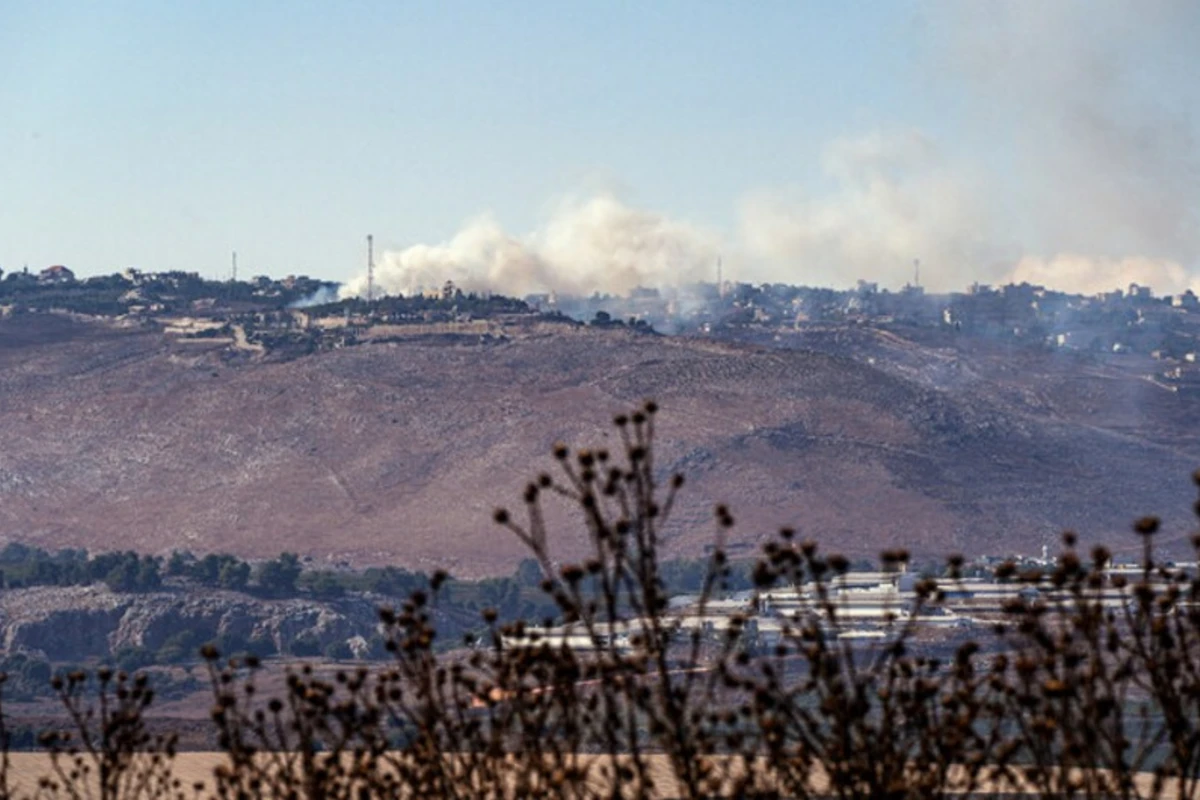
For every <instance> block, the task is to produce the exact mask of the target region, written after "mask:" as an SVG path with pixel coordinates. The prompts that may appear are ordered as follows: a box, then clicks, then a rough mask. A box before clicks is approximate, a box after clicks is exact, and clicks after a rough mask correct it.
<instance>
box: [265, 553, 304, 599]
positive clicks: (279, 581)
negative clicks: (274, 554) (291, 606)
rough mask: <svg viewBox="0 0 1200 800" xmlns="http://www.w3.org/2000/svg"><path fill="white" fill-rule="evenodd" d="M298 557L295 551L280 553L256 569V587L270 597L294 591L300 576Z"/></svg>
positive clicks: (285, 595)
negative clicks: (277, 556)
mask: <svg viewBox="0 0 1200 800" xmlns="http://www.w3.org/2000/svg"><path fill="white" fill-rule="evenodd" d="M301 571H302V570H301V567H300V559H299V557H298V556H297V555H296V554H295V553H281V554H280V555H279V558H276V559H273V560H271V561H267V562H266V563H264V564H263V565H262V566H261V567H259V570H258V588H259V590H260V591H262V592H263V594H267V595H270V596H272V597H287V596H289V595H294V594H295V593H296V581H297V580H298V579H299V578H300V572H301Z"/></svg>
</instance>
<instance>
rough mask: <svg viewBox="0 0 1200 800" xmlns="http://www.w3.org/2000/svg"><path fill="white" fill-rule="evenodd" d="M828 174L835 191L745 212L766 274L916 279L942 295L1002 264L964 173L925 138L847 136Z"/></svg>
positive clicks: (745, 207) (825, 281) (840, 280)
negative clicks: (916, 262) (917, 268)
mask: <svg viewBox="0 0 1200 800" xmlns="http://www.w3.org/2000/svg"><path fill="white" fill-rule="evenodd" d="M822 166H823V168H824V171H825V173H826V175H827V176H829V178H830V179H831V180H832V181H833V182H834V185H835V186H836V187H837V188H836V189H835V190H834V191H833V192H832V193H830V194H827V195H824V196H818V197H806V196H804V195H803V193H802V192H799V191H793V192H790V193H787V192H780V191H772V190H768V191H760V192H756V193H753V194H751V195H750V196H748V197H747V198H746V199H744V200H743V201H742V203H741V208H740V212H741V213H740V218H741V228H740V230H741V237H742V241H743V244H744V247H745V250H746V252H747V253H748V254H749V255H750V256H751V258H752V259H753V260H755V261H757V262H759V263H760V264H762V265H763V266H764V267H765V269H763V270H762V271H764V272H766V273H767V274H769V275H771V276H772V277H774V278H776V279H780V280H786V281H787V282H789V283H804V284H821V285H832V286H844V285H850V284H853V283H854V281H855V280H856V279H858V278H862V277H869V278H872V279H874V280H877V281H881V282H883V283H884V284H887V285H892V286H896V285H899V284H902V283H904V282H906V281H910V280H913V279H914V277H915V276H914V272H915V269H914V264H913V261H914V259H917V258H920V259H921V261H922V264H923V269H922V273H921V282H922V284H923V285H926V286H929V287H930V288H933V289H938V290H951V289H957V288H961V286H962V280H963V276H964V274H965V273H966V271H967V270H965V269H964V267H970V268H971V272H973V273H974V274H975V275H980V274H981V273H984V272H987V271H988V265H989V264H991V263H992V262H994V261H996V260H997V259H998V258H1000V257H1001V250H1000V248H998V247H997V245H996V244H995V242H994V240H992V239H990V238H989V237H987V236H986V234H985V231H986V229H987V226H988V222H989V219H990V217H989V214H988V211H987V209H986V207H985V203H984V202H983V199H984V198H983V197H982V196H981V195H980V194H979V193H977V192H976V191H974V187H973V186H972V185H971V182H970V181H968V180H967V177H966V176H967V172H966V170H964V169H961V168H955V167H953V166H952V165H950V164H949V163H947V161H946V160H945V158H944V157H943V155H942V154H941V153H940V152H939V151H938V149H937V147H936V145H935V144H934V143H933V142H932V141H931V140H930V139H929V138H927V137H925V136H923V135H922V134H921V133H920V132H918V131H900V132H895V133H883V132H877V133H872V134H869V135H865V136H860V137H853V138H850V137H847V138H843V139H839V140H837V141H835V142H833V143H832V144H831V145H830V146H829V147H828V148H827V150H826V153H825V156H824V159H823V162H822Z"/></svg>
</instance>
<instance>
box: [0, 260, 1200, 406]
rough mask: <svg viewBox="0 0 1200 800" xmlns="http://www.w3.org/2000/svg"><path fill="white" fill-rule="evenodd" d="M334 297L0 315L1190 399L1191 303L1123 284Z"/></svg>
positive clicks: (50, 270) (13, 298) (14, 304)
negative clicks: (912, 339) (940, 364)
mask: <svg viewBox="0 0 1200 800" xmlns="http://www.w3.org/2000/svg"><path fill="white" fill-rule="evenodd" d="M338 288H339V286H338V284H336V283H332V282H329V281H321V280H317V279H313V278H309V277H306V276H298V277H297V276H288V277H286V278H283V279H273V278H269V277H266V276H259V277H255V278H252V279H251V280H248V281H238V280H226V281H219V280H209V279H204V278H201V277H200V276H199V275H198V274H196V273H190V272H159V273H152V272H141V271H138V270H133V269H130V270H126V271H124V272H122V273H119V274H113V275H105V276H97V277H91V278H86V279H83V280H80V279H77V278H76V277H75V275H74V273H73V272H72V271H71V270H70V269H69V268H67V267H66V266H62V265H55V266H51V267H47V268H46V269H43V270H41V271H40V272H30V271H29V270H28V269H25V270H22V271H19V272H9V273H3V272H2V271H0V318H3V317H14V316H18V315H21V314H37V313H43V314H45V313H57V314H70V315H76V316H86V317H92V318H99V319H102V320H104V321H107V322H109V323H111V324H116V325H121V326H157V327H159V328H161V330H162V331H163V333H164V334H166V335H169V336H172V337H174V338H175V339H177V340H179V341H182V342H186V341H205V342H208V343H210V344H215V343H223V344H225V345H227V346H228V348H229V350H230V353H231V355H238V354H240V355H243V356H246V357H283V358H287V357H297V356H299V355H304V354H307V353H312V352H317V351H319V350H323V349H331V348H336V347H346V346H352V345H355V344H359V343H362V342H370V341H388V340H396V339H403V338H409V337H414V336H419V337H430V336H435V337H453V338H454V339H456V340H461V339H462V338H463V337H468V338H470V339H474V340H477V341H482V342H489V341H501V340H503V339H504V338H505V337H511V336H515V335H522V334H528V333H531V332H548V331H566V330H569V329H571V328H578V327H580V326H583V325H588V326H592V327H608V328H622V329H627V330H631V331H636V332H642V333H655V332H657V333H668V334H673V335H687V336H711V337H725V338H737V339H743V340H746V339H749V340H751V341H759V342H762V343H764V344H771V343H779V342H783V343H789V344H791V345H793V346H803V342H802V341H797V340H795V339H794V338H793V337H795V336H796V335H797V334H803V333H804V332H805V331H814V330H828V329H829V328H830V327H831V326H835V327H853V326H869V327H872V328H876V329H883V330H887V329H894V330H897V331H903V332H904V333H905V334H906V335H908V336H913V335H922V334H926V335H930V336H939V335H940V336H945V337H953V338H955V339H959V340H963V341H969V340H976V339H977V340H984V341H988V342H1003V343H1007V344H1009V345H1021V346H1027V347H1034V348H1043V349H1057V350H1063V351H1075V352H1079V353H1084V354H1093V355H1096V356H1101V355H1103V356H1106V357H1114V358H1122V357H1127V358H1134V357H1137V356H1141V357H1144V358H1147V359H1152V360H1153V361H1154V362H1157V364H1156V366H1154V367H1153V368H1152V370H1151V373H1150V374H1149V375H1147V378H1149V379H1150V380H1152V381H1154V382H1155V383H1157V384H1158V385H1159V386H1161V387H1162V388H1164V389H1168V390H1172V391H1181V390H1188V391H1193V390H1200V298H1197V296H1196V295H1195V294H1194V293H1193V292H1192V291H1190V290H1188V291H1185V292H1184V293H1182V294H1178V295H1173V296H1166V297H1155V296H1154V294H1153V292H1152V291H1151V290H1150V288H1149V287H1145V286H1139V285H1137V284H1133V285H1130V286H1129V287H1128V288H1127V289H1126V290H1116V291H1112V292H1106V293H1103V294H1099V295H1093V296H1084V295H1078V294H1067V293H1064V292H1058V291H1054V290H1051V289H1047V288H1045V287H1042V286H1034V285H1030V284H1027V283H1022V284H1019V285H1007V286H1000V287H991V286H984V285H981V284H974V285H972V286H970V287H969V288H967V289H966V290H965V291H963V292H952V293H949V294H934V293H929V292H926V291H925V290H924V289H923V288H921V287H919V286H913V285H910V286H905V287H904V288H902V289H900V290H898V291H888V290H887V289H882V290H881V289H880V288H879V287H878V285H877V284H875V283H871V282H867V281H861V280H860V281H858V284H857V286H856V287H855V288H853V289H849V290H835V289H826V288H814V287H807V286H793V285H787V284H762V285H753V284H748V283H733V282H729V281H725V282H721V283H698V284H691V285H687V286H682V287H677V288H670V289H653V288H642V289H635V290H634V291H632V292H631V293H630V294H629V295H627V296H614V295H601V294H593V295H590V296H583V297H581V296H565V295H557V294H555V293H545V294H536V295H529V296H527V297H525V298H523V299H518V298H510V297H504V296H500V295H489V294H475V293H464V292H463V291H462V290H460V289H459V288H457V287H456V286H455V285H454V284H453V283H452V282H450V281H447V282H446V283H445V284H443V285H441V286H439V287H436V288H434V289H430V290H427V291H422V292H420V293H417V294H415V295H413V296H409V297H398V296H385V297H379V298H376V299H373V300H371V301H369V302H368V301H367V300H366V299H364V298H349V299H342V300H338V299H337V290H338ZM930 343H931V344H933V343H935V342H930Z"/></svg>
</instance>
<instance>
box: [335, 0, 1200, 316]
mask: <svg viewBox="0 0 1200 800" xmlns="http://www.w3.org/2000/svg"><path fill="white" fill-rule="evenodd" d="M922 19H923V20H924V21H923V23H922V26H923V27H922V28H921V30H920V31H919V39H920V41H921V42H922V46H923V49H922V51H921V53H922V58H923V59H924V62H925V64H926V66H927V70H926V72H925V74H924V76H923V78H922V80H923V81H925V83H926V84H927V85H923V86H922V89H926V88H928V89H929V90H930V91H931V92H933V93H934V94H935V95H936V94H937V93H938V92H939V91H940V92H941V95H939V96H942V97H943V98H944V100H945V104H944V105H945V113H944V117H945V123H944V124H941V125H939V129H941V130H942V131H943V133H942V138H940V139H939V138H938V137H935V136H934V135H933V134H931V133H929V132H928V131H922V130H921V129H918V128H914V127H912V126H911V125H891V126H889V125H883V126H881V128H880V129H879V130H876V131H871V132H867V133H865V134H862V135H849V136H845V137H841V138H839V139H837V140H835V141H833V142H832V143H831V144H830V145H829V146H828V147H827V148H826V151H825V152H824V153H823V154H822V160H821V166H822V168H823V172H824V175H825V178H826V181H825V185H823V187H822V189H821V190H820V191H815V192H814V191H813V190H812V188H811V187H796V186H787V187H760V188H758V189H755V190H751V191H748V192H746V193H745V195H744V196H743V197H741V198H730V202H731V205H733V206H735V207H736V210H737V216H738V233H737V237H736V239H735V240H733V241H723V240H722V237H720V236H719V235H717V234H716V233H714V232H711V231H706V230H703V229H700V228H698V227H696V226H694V225H690V224H688V223H685V222H681V221H677V220H673V219H670V218H668V217H666V216H664V215H662V214H659V213H655V212H652V211H648V210H641V209H634V208H630V207H628V206H626V205H624V204H623V203H622V202H620V201H619V200H618V199H616V198H615V197H613V196H611V195H600V196H597V197H594V198H592V199H590V200H587V201H583V202H575V203H570V204H566V205H564V206H563V207H562V208H560V209H559V211H558V212H557V213H556V214H554V215H552V216H551V218H550V219H549V220H548V221H547V222H546V223H545V224H544V225H543V226H542V227H541V228H540V229H539V230H537V231H534V232H532V233H528V234H525V235H521V236H517V235H513V234H511V233H508V232H506V231H504V230H503V229H502V228H501V227H500V226H499V225H498V224H497V223H496V222H495V220H494V219H492V218H490V217H487V216H485V217H481V218H479V219H476V220H474V221H471V222H469V223H468V224H467V225H465V226H464V227H463V228H462V230H461V231H460V232H459V233H458V234H457V235H456V236H455V237H454V238H452V239H451V240H450V241H448V242H445V243H443V244H440V245H433V246H430V245H416V246H413V247H410V248H408V249H405V250H403V251H400V252H390V253H386V254H384V256H383V258H382V261H381V263H380V265H379V268H378V270H377V282H378V285H379V288H380V290H382V291H385V292H391V293H412V292H414V291H417V290H418V289H420V288H433V287H438V286H441V285H442V283H443V282H444V281H446V280H447V279H450V280H453V281H454V282H455V283H456V284H458V285H460V286H461V287H463V288H464V289H473V290H488V291H498V292H502V293H505V294H512V295H518V296H519V295H524V294H527V293H531V292H545V291H558V292H563V293H571V294H591V293H592V292H596V291H599V292H610V293H625V292H627V291H628V290H629V289H631V288H633V287H635V286H638V285H643V286H657V287H663V286H671V285H681V284H686V283H689V282H692V281H696V280H706V281H711V280H712V278H713V276H714V272H715V269H714V264H715V261H716V258H717V256H718V253H724V255H725V263H726V266H727V269H726V276H734V277H736V278H738V279H742V280H753V281H781V282H787V283H797V284H810V285H814V284H820V285H832V286H848V285H852V284H853V283H854V281H855V280H856V279H857V278H867V279H871V280H877V281H880V282H881V283H883V284H884V285H885V286H892V287H897V286H899V285H901V284H903V283H905V282H908V281H910V280H911V279H912V278H913V277H914V265H913V261H914V259H920V262H921V267H920V271H921V282H922V284H924V285H925V286H927V287H928V288H930V289H931V290H935V291H951V290H961V289H962V288H964V287H966V286H967V285H969V284H970V283H972V282H974V281H980V282H983V283H997V282H1010V281H1011V282H1020V281H1029V282H1032V283H1038V284H1043V285H1046V286H1049V287H1051V288H1055V289H1061V290H1065V291H1075V292H1088V293H1090V292H1094V291H1105V290H1111V289H1117V288H1127V287H1128V285H1129V284H1130V283H1139V284H1142V285H1150V286H1151V287H1153V288H1154V289H1155V290H1156V291H1158V292H1159V293H1173V292H1178V291H1180V290H1182V289H1184V288H1200V280H1198V278H1200V191H1198V190H1197V187H1198V186H1200V149H1198V146H1197V139H1196V136H1195V133H1194V128H1193V121H1192V119H1191V118H1190V117H1189V116H1188V109H1192V113H1195V109H1196V108H1200V89H1197V88H1196V87H1197V86H1200V57H1197V55H1196V54H1195V52H1196V43H1197V42H1200V2H1196V0H1144V1H1143V2H1136V3H1135V2H1126V1H1125V0H1054V2H1044V0H1011V2H984V0H953V1H951V0H945V1H938V0H931V1H930V2H929V3H927V4H926V6H925V7H924V11H923V14H922ZM1164 76H1166V77H1167V78H1170V80H1163V78H1164ZM948 131H949V132H953V133H952V135H951V134H950V133H947V132H948ZM696 168H697V169H703V168H704V165H702V164H700V165H697V166H696ZM365 287H366V279H365V276H359V277H358V278H356V279H355V280H353V281H351V282H350V283H349V284H348V285H347V286H345V287H344V288H343V290H342V294H343V295H344V296H345V295H357V294H362V293H363V292H364V291H365Z"/></svg>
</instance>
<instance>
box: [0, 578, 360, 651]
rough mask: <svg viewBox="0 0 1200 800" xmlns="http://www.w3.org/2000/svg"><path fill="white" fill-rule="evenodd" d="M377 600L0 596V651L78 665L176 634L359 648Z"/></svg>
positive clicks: (88, 592)
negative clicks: (340, 645) (73, 662)
mask: <svg viewBox="0 0 1200 800" xmlns="http://www.w3.org/2000/svg"><path fill="white" fill-rule="evenodd" d="M378 600H379V599H378V598H368V597H352V598H344V599H339V600H335V601H329V602H321V601H316V600H308V599H287V600H268V599H260V598H256V597H252V596H249V595H246V594H241V593H238V592H226V591H203V592H199V591H160V592H153V593H148V594H124V593H116V592H112V591H110V590H109V589H108V588H107V587H105V586H103V585H93V586H72V587H49V586H40V587H34V588H29V589H15V590H7V591H3V592H0V642H2V643H3V647H4V652H6V653H13V652H26V653H30V654H37V655H40V656H42V657H44V658H46V659H48V660H51V661H81V660H84V659H87V658H92V657H104V656H108V655H111V654H114V653H117V652H119V651H121V650H124V649H128V648H145V649H148V650H151V651H158V650H159V649H160V648H162V647H163V646H164V645H167V644H168V643H169V642H171V641H172V640H175V641H178V640H179V638H180V637H179V634H180V633H190V634H191V635H190V636H188V637H184V638H185V639H186V640H188V641H193V642H204V641H212V640H218V639H222V640H225V641H236V642H260V643H262V644H263V645H265V646H266V647H265V648H264V649H266V650H268V651H274V652H280V653H290V652H293V645H294V644H295V643H296V642H298V641H303V642H304V643H305V644H306V645H307V646H308V647H314V646H315V647H317V648H320V649H322V650H324V649H325V648H327V647H329V646H330V645H335V644H338V643H345V644H346V645H347V646H349V647H350V648H351V650H352V651H353V650H356V649H361V648H362V647H363V645H364V644H365V642H366V640H367V639H369V638H370V637H371V636H372V635H373V634H374V633H375V630H376V625H377V623H378V615H377V607H378Z"/></svg>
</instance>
